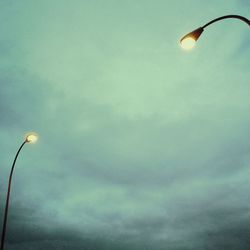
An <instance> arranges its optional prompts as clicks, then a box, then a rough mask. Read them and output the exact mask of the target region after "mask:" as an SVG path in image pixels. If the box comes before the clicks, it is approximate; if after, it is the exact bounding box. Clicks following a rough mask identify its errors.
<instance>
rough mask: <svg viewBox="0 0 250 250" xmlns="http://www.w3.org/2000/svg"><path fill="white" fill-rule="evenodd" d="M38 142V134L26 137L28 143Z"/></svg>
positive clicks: (30, 134)
mask: <svg viewBox="0 0 250 250" xmlns="http://www.w3.org/2000/svg"><path fill="white" fill-rule="evenodd" d="M37 140H38V134H36V133H33V132H32V133H29V134H27V135H26V138H25V141H26V142H28V143H36V142H37Z"/></svg>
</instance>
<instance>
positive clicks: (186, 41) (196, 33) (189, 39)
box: [180, 15, 250, 49]
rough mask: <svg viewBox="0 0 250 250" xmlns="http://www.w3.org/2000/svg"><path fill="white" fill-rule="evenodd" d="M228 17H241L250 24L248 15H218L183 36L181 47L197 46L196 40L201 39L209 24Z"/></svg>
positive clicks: (240, 18)
mask: <svg viewBox="0 0 250 250" xmlns="http://www.w3.org/2000/svg"><path fill="white" fill-rule="evenodd" d="M228 18H236V19H239V20H241V21H243V22H245V23H246V24H248V25H249V26H250V20H249V19H247V18H246V17H243V16H239V15H226V16H222V17H218V18H216V19H213V20H212V21H210V22H208V23H206V24H205V25H203V26H201V27H199V28H198V29H195V30H193V31H192V32H190V33H188V34H187V35H185V36H183V37H182V38H181V40H180V43H181V47H182V48H183V49H192V48H193V47H194V46H195V42H196V41H197V40H198V39H199V37H200V35H201V33H202V32H203V31H204V29H205V28H206V27H207V26H209V25H210V24H212V23H215V22H217V21H220V20H222V19H228Z"/></svg>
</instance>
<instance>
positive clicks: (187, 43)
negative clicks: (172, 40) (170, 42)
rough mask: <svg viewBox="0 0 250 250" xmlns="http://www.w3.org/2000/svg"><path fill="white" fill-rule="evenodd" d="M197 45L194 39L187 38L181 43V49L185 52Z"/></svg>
mask: <svg viewBox="0 0 250 250" xmlns="http://www.w3.org/2000/svg"><path fill="white" fill-rule="evenodd" d="M195 44H196V40H195V39H194V38H193V37H186V38H184V39H183V40H182V41H181V47H182V48H183V49H185V50H189V49H192V48H193V47H194V46H195Z"/></svg>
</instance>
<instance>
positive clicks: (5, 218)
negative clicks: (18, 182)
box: [1, 140, 28, 250]
mask: <svg viewBox="0 0 250 250" xmlns="http://www.w3.org/2000/svg"><path fill="white" fill-rule="evenodd" d="M27 142H28V141H27V140H25V141H24V142H23V143H22V145H21V146H20V148H19V149H18V151H17V153H16V156H15V159H14V161H13V164H12V167H11V171H10V176H9V184H8V190H7V196H6V203H5V210H4V219H3V230H2V238H1V250H3V249H4V240H5V234H6V225H7V218H8V210H9V200H10V189H11V182H12V176H13V172H14V168H15V164H16V160H17V157H18V155H19V153H20V151H21V150H22V148H23V146H24V145H25V144H26V143H27Z"/></svg>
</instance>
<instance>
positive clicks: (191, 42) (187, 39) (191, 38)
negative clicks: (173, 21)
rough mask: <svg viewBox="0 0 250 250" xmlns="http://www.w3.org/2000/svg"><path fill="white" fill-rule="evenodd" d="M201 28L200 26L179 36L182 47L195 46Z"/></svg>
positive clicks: (189, 47) (190, 47) (201, 30)
mask: <svg viewBox="0 0 250 250" xmlns="http://www.w3.org/2000/svg"><path fill="white" fill-rule="evenodd" d="M203 30H204V29H203V28H202V27H200V28H198V29H196V30H193V31H192V32H190V33H188V34H187V35H185V36H184V37H182V38H181V40H180V43H181V47H182V48H183V49H187V50H188V49H192V48H193V47H194V46H195V43H196V41H197V40H198V39H199V37H200V35H201V33H202V32H203Z"/></svg>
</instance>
